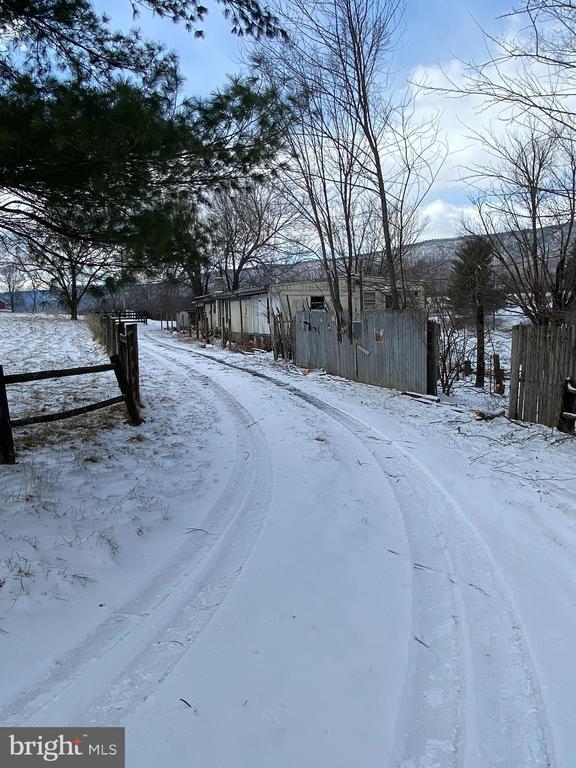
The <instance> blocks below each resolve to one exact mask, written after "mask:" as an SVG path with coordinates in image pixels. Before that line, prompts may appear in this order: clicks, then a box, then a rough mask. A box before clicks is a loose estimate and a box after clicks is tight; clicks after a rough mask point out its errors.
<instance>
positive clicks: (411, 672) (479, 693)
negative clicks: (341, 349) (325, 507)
mask: <svg viewBox="0 0 576 768" xmlns="http://www.w3.org/2000/svg"><path fill="white" fill-rule="evenodd" d="M149 338H150V337H149ZM154 343H156V344H159V345H161V346H163V347H166V348H168V349H175V350H178V351H183V350H187V351H188V352H190V353H191V354H192V355H195V356H197V357H201V358H205V359H208V360H210V361H212V362H214V363H217V364H219V365H223V366H226V367H229V368H233V369H236V370H239V371H242V372H244V373H248V374H249V375H251V376H253V377H255V378H257V379H261V380H263V381H266V382H269V383H272V384H273V385H274V386H277V387H280V388H281V389H284V390H286V391H287V392H289V393H290V394H292V395H294V396H296V397H298V398H300V399H302V400H304V401H306V402H307V403H309V404H310V405H312V406H314V407H315V408H317V409H318V410H320V411H322V412H324V413H326V414H327V415H329V416H330V417H331V418H333V419H334V420H336V421H337V422H338V423H339V424H340V425H341V426H344V427H345V428H346V429H347V430H348V431H349V432H350V433H351V434H352V435H354V436H355V437H356V438H357V439H359V440H360V442H361V443H362V444H363V445H364V446H365V447H366V448H368V449H369V450H370V451H371V452H372V454H373V455H374V457H375V459H376V461H377V462H378V464H379V465H380V467H381V469H382V471H383V473H384V474H385V476H386V478H387V481H388V482H389V480H390V476H391V475H393V476H394V475H395V476H396V479H397V483H395V484H394V483H393V484H392V487H393V490H394V491H395V494H396V498H397V500H398V503H399V506H400V509H401V511H402V514H403V517H404V521H405V525H406V532H407V538H408V542H409V546H410V550H411V552H410V557H411V559H412V561H413V563H414V567H415V571H416V573H415V576H414V581H413V583H414V602H413V638H412V641H413V642H414V645H413V647H412V648H411V653H410V662H409V669H408V680H409V682H408V684H407V687H406V691H405V698H404V702H403V704H402V711H401V714H400V718H399V721H398V727H397V742H396V745H395V748H394V753H393V759H392V762H391V768H449V767H450V768H451V767H452V766H454V767H455V766H463V768H496V767H497V766H498V767H500V768H512V767H514V768H516V767H518V768H520V766H521V768H552V767H553V766H554V765H555V760H554V756H553V751H552V738H551V729H550V725H549V723H548V719H547V715H546V710H545V706H544V700H543V695H542V692H541V688H540V685H539V682H538V677H537V673H536V669H535V666H534V663H533V661H532V658H531V654H530V650H529V647H528V644H527V641H526V638H525V634H524V632H523V630H522V627H521V624H520V621H519V619H518V616H517V612H516V611H515V609H514V606H513V603H512V600H511V598H510V595H509V593H508V590H507V588H506V585H505V582H504V579H503V577H502V575H501V574H500V571H499V569H498V566H497V564H496V563H495V561H494V559H493V557H492V555H491V554H490V552H489V550H488V548H487V547H486V545H485V544H484V543H483V541H482V539H481V537H480V535H479V534H478V532H477V531H476V529H475V528H474V526H473V525H472V523H471V521H470V520H469V518H468V517H467V516H466V514H465V512H464V511H463V510H462V508H461V507H460V505H459V504H458V502H457V501H456V499H455V498H454V497H453V496H452V495H451V494H450V493H449V492H448V491H447V489H446V488H445V487H443V486H442V484H441V483H440V482H439V481H438V480H437V479H436V477H435V476H434V475H433V474H432V473H431V472H430V471H429V470H428V469H427V468H426V467H425V466H424V465H423V464H422V463H421V462H420V461H418V459H416V458H415V457H414V456H411V455H410V453H409V451H407V450H406V449H404V448H403V447H402V446H400V445H399V444H398V443H397V442H395V441H393V440H389V439H388V438H387V437H386V436H385V435H384V434H383V433H381V432H379V431H378V430H377V429H375V428H373V427H372V426H370V425H368V424H366V423H365V422H363V421H362V420H360V419H358V418H356V417H352V416H350V415H348V414H346V413H345V412H344V411H341V410H340V409H338V408H336V407H334V406H332V405H330V404H328V403H325V402H324V401H322V400H320V399H319V398H317V397H315V396H314V395H310V394H308V393H306V392H304V391H303V390H300V389H299V388H298V387H296V386H294V385H292V384H288V383H286V382H283V381H281V380H279V379H276V378H274V377H273V376H269V375H267V374H264V373H262V372H260V371H254V370H252V369H250V368H245V367H243V366H240V365H237V364H234V363H229V362H227V361H223V360H221V359H220V358H218V357H215V356H212V355H209V354H205V353H203V352H197V351H196V350H191V349H190V348H187V347H184V346H183V345H175V344H167V343H163V342H160V341H158V340H156V339H154ZM379 442H380V443H385V444H386V446H387V448H386V452H387V453H389V452H390V447H392V448H394V449H395V451H396V453H397V455H396V457H395V458H394V459H392V460H391V459H389V458H385V457H384V456H383V455H379V451H378V449H377V448H376V450H374V449H375V446H377V444H378V443H379Z"/></svg>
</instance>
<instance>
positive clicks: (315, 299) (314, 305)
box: [310, 296, 326, 309]
mask: <svg viewBox="0 0 576 768" xmlns="http://www.w3.org/2000/svg"><path fill="white" fill-rule="evenodd" d="M310 309H326V303H325V302H324V296H310Z"/></svg>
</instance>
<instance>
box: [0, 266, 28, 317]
mask: <svg viewBox="0 0 576 768" xmlns="http://www.w3.org/2000/svg"><path fill="white" fill-rule="evenodd" d="M0 285H3V286H4V288H5V289H6V293H7V294H8V298H9V300H10V310H11V311H12V312H15V311H16V294H17V293H18V291H20V290H22V288H24V286H25V285H26V273H25V272H24V271H23V270H22V268H21V266H20V265H19V264H18V263H17V262H16V261H6V262H4V263H2V264H0Z"/></svg>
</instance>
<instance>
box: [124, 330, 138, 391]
mask: <svg viewBox="0 0 576 768" xmlns="http://www.w3.org/2000/svg"><path fill="white" fill-rule="evenodd" d="M125 328H126V358H127V367H126V370H127V372H128V379H129V382H130V387H131V389H132V393H133V395H134V400H136V402H137V403H138V404H140V367H139V363H138V326H137V325H136V323H128V324H127V325H126V326H125Z"/></svg>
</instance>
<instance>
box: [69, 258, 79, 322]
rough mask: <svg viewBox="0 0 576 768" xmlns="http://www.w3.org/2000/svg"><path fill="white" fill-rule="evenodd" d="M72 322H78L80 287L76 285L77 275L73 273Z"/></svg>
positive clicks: (71, 291) (71, 286)
mask: <svg viewBox="0 0 576 768" xmlns="http://www.w3.org/2000/svg"><path fill="white" fill-rule="evenodd" d="M70 320H78V286H77V285H76V273H75V272H74V270H73V271H72V280H71V285H70Z"/></svg>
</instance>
